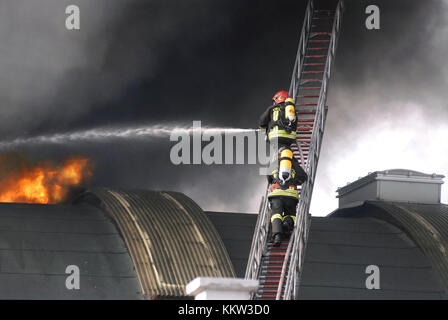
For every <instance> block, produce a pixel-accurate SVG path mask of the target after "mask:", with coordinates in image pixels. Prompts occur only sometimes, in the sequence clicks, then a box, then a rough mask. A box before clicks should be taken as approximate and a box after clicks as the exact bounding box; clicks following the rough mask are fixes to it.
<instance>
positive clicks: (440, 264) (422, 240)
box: [332, 201, 448, 295]
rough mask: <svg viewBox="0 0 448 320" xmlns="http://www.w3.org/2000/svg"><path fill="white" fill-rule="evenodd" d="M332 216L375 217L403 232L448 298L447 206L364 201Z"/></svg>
mask: <svg viewBox="0 0 448 320" xmlns="http://www.w3.org/2000/svg"><path fill="white" fill-rule="evenodd" d="M332 216H333V217H338V216H339V217H342V216H346V217H348V216H352V217H355V216H356V217H375V218H377V219H381V220H384V221H387V222H389V223H391V224H393V225H394V226H396V227H397V228H399V229H400V230H402V231H403V232H404V233H406V235H407V236H408V237H409V238H411V239H412V240H413V241H414V243H415V244H416V245H417V246H418V247H419V248H420V250H421V251H422V252H423V254H424V255H425V256H426V258H427V260H428V261H429V263H430V264H431V266H432V268H433V270H434V272H435V274H436V275H437V278H438V280H439V282H440V284H441V286H442V287H443V289H444V291H445V294H446V295H448V206H447V205H444V204H414V203H404V202H403V203H402V202H383V201H366V202H365V203H364V204H363V205H361V206H358V207H355V208H349V209H341V210H338V211H336V212H334V213H333V214H332Z"/></svg>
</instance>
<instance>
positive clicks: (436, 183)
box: [337, 169, 445, 208]
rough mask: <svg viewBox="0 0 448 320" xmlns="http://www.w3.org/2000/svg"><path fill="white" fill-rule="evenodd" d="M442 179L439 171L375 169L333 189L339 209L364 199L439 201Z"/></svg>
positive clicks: (431, 202)
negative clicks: (427, 172) (335, 191)
mask: <svg viewBox="0 0 448 320" xmlns="http://www.w3.org/2000/svg"><path fill="white" fill-rule="evenodd" d="M443 178H445V176H443V175H440V174H435V173H434V174H425V173H422V172H417V171H413V170H405V169H393V170H384V171H375V172H372V173H369V174H368V175H367V176H365V177H363V178H360V179H358V180H356V181H354V182H352V183H349V184H348V185H346V186H345V187H341V188H339V189H337V192H338V196H337V198H339V208H344V207H352V206H356V205H359V204H360V202H362V201H366V200H382V201H395V202H414V203H427V204H434V203H440V198H441V187H442V184H443Z"/></svg>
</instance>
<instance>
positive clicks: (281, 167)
mask: <svg viewBox="0 0 448 320" xmlns="http://www.w3.org/2000/svg"><path fill="white" fill-rule="evenodd" d="M274 161H275V162H276V163H277V168H276V169H274V171H273V172H272V173H271V174H270V175H268V177H267V178H268V182H269V192H268V199H269V204H270V207H271V226H272V237H273V241H274V245H275V246H278V245H279V244H280V241H281V238H282V234H283V235H284V236H286V237H288V236H289V235H290V233H291V231H292V229H293V228H294V224H295V219H296V206H297V202H298V199H299V192H298V190H297V187H298V186H299V185H301V184H302V183H304V182H306V180H307V179H308V176H307V174H306V172H305V171H304V170H303V169H302V167H301V166H300V165H299V163H298V161H297V160H296V159H295V158H294V157H293V153H292V151H291V149H289V148H287V147H282V148H280V149H279V150H278V154H277V157H276V159H274Z"/></svg>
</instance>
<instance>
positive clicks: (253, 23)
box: [0, 0, 448, 215]
mask: <svg viewBox="0 0 448 320" xmlns="http://www.w3.org/2000/svg"><path fill="white" fill-rule="evenodd" d="M75 2H76V4H77V5H78V6H79V7H80V10H81V30H79V31H68V30H66V29H65V18H66V14H65V8H66V6H67V5H69V4H75ZM75 2H73V1H68V0H67V1H66V0H36V1H31V0H28V1H27V0H14V1H2V2H1V3H0V41H1V43H2V45H1V46H0V66H1V69H2V72H1V73H0V121H1V122H0V124H1V125H0V134H1V137H2V138H1V139H0V140H1V141H16V142H20V141H21V142H22V143H17V144H15V145H9V146H8V148H9V149H8V150H10V151H18V152H25V153H27V154H29V155H30V157H32V158H33V159H34V158H36V159H46V158H47V159H55V161H56V160H57V159H64V157H65V156H67V155H68V154H70V155H71V154H80V155H85V156H87V157H89V158H92V159H94V160H95V164H96V166H95V167H96V169H95V173H94V176H93V177H92V181H91V183H92V184H94V185H98V186H109V187H114V188H128V189H137V188H144V189H152V190H156V189H159V190H160V189H163V190H174V191H180V192H184V193H186V194H187V195H188V196H190V197H191V198H192V199H193V200H195V201H196V202H198V203H199V205H201V206H202V207H203V208H204V209H205V210H218V211H237V212H238V211H239V212H251V213H256V212H257V211H258V206H259V201H260V198H261V195H263V194H264V188H265V186H266V180H265V178H264V177H262V176H259V174H258V169H259V168H258V166H256V165H231V166H225V165H222V166H220V165H211V166H206V165H178V166H176V165H173V164H172V163H171V162H170V159H169V154H170V148H171V147H172V145H173V142H170V141H169V139H168V137H167V136H158V137H157V138H154V139H134V140H132V141H131V140H126V139H109V138H108V139H104V140H101V141H99V139H87V138H86V139H78V140H77V141H76V143H67V140H64V139H61V140H59V142H60V143H55V144H51V143H50V144H48V143H47V144H45V143H38V141H39V139H43V138H42V137H46V138H51V137H55V136H59V137H61V134H62V137H65V138H67V135H70V134H75V135H78V136H77V137H78V138H79V137H80V136H79V134H82V133H84V134H86V133H88V134H87V136H89V137H90V138H91V137H92V136H91V133H92V132H97V131H95V130H98V128H100V129H102V128H104V129H107V130H109V129H117V128H118V129H121V130H122V131H121V132H124V131H126V130H127V129H130V130H131V131H132V130H134V131H133V132H134V133H136V132H137V131H138V130H140V129H142V128H145V127H146V125H147V124H148V123H150V124H151V125H156V126H162V125H164V124H169V125H168V127H169V128H168V129H169V130H172V129H173V128H174V127H175V126H176V125H179V124H191V123H192V121H194V120H201V121H202V123H203V125H204V126H208V127H217V128H255V127H256V126H257V120H258V116H259V115H260V114H261V113H262V112H263V111H264V110H265V108H266V107H267V106H268V105H269V104H270V99H271V97H272V94H273V93H274V92H276V91H278V90H280V89H284V88H288V87H289V81H290V75H291V71H292V67H293V63H294V58H295V54H296V49H297V43H298V40H299V32H300V30H301V22H302V19H303V14H304V9H305V6H306V2H305V1H303V2H298V1H289V0H280V1H277V0H276V1H263V2H262V3H257V4H253V3H244V2H229V1H224V0H222V1H221V0H216V1H204V0H194V1H166V0H164V1H161V0H152V1H143V0H95V1H87V0H77V1H75ZM345 3H346V11H345V13H344V18H343V27H342V33H341V37H340V42H339V46H338V50H337V53H336V59H335V65H334V69H333V71H334V72H333V76H332V79H331V80H330V89H329V95H328V100H327V104H328V106H329V112H328V119H327V124H326V130H325V135H324V140H323V146H322V151H321V158H320V162H319V167H318V171H317V180H316V185H315V189H314V194H313V202H312V206H311V213H312V214H314V215H326V214H328V213H329V212H331V211H332V210H334V209H336V207H337V199H336V198H335V195H336V193H335V190H336V189H337V188H338V187H341V186H344V185H345V184H346V183H347V182H349V181H354V180H356V179H357V178H358V177H360V176H365V175H366V174H368V173H369V172H372V171H376V170H384V169H392V168H407V169H412V170H418V171H422V172H425V173H433V172H436V173H440V174H445V175H448V171H447V169H446V168H448V163H447V160H445V159H448V156H447V155H448V154H447V153H448V150H447V149H446V147H445V146H446V143H444V141H445V140H446V138H447V131H446V122H447V120H448V108H447V107H446V101H447V98H448V97H447V95H448V92H447V91H446V89H445V88H446V87H447V79H448V77H447V76H448V69H447V66H446V63H445V60H446V56H447V49H448V48H447V45H446V41H444V39H446V38H447V35H448V23H447V17H448V15H447V13H448V11H447V5H446V2H444V1H441V0H431V1H425V2H418V1H406V0H396V1H393V2H392V1H386V0H377V1H376V2H375V3H376V4H377V5H378V6H379V7H380V10H381V29H380V30H374V31H368V30H366V28H365V25H364V21H365V18H366V14H365V12H364V11H365V7H366V6H367V5H369V4H371V3H370V1H364V0H363V1H357V0H356V1H355V0H351V1H350V0H349V1H345ZM107 130H106V131H107ZM135 130H137V131H135ZM89 132H90V133H89ZM128 132H129V131H128ZM97 133H98V132H97ZM103 133H104V131H103ZM109 133H110V132H109ZM71 137H73V136H71ZM148 137H149V135H148ZM16 139H18V140H16ZM44 140H45V139H44ZM69 140H70V139H69ZM26 141H27V142H29V143H23V142H26ZM41 142H42V141H41ZM72 142H73V140H72ZM3 146H4V147H6V146H5V145H3ZM445 189H446V188H444V189H442V190H443V193H442V200H443V201H444V202H445V203H446V202H448V194H447V192H446V190H445Z"/></svg>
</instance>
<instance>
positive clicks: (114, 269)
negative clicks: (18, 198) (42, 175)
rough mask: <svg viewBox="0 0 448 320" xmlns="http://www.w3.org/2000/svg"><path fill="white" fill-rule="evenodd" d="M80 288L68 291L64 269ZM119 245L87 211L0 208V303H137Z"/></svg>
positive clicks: (101, 219) (96, 214)
mask: <svg viewBox="0 0 448 320" xmlns="http://www.w3.org/2000/svg"><path fill="white" fill-rule="evenodd" d="M71 265H75V266H77V267H78V268H79V272H80V273H79V275H80V278H79V279H80V288H79V289H78V290H76V289H75V290H68V289H67V287H66V280H67V279H68V277H69V276H70V274H71V273H69V274H67V273H66V269H67V267H68V266H71ZM141 298H143V296H142V294H141V289H140V286H139V281H138V278H137V275H136V273H135V271H134V266H133V263H132V260H131V259H130V256H129V253H128V250H127V248H126V246H125V244H124V241H123V239H122V238H121V236H120V235H119V233H118V231H117V229H116V228H115V226H114V225H113V224H112V222H111V221H110V220H109V219H108V218H106V217H105V216H104V214H103V212H101V210H99V209H97V208H94V207H92V206H87V205H79V206H73V205H41V204H15V203H11V204H10V203H0V299H141Z"/></svg>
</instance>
